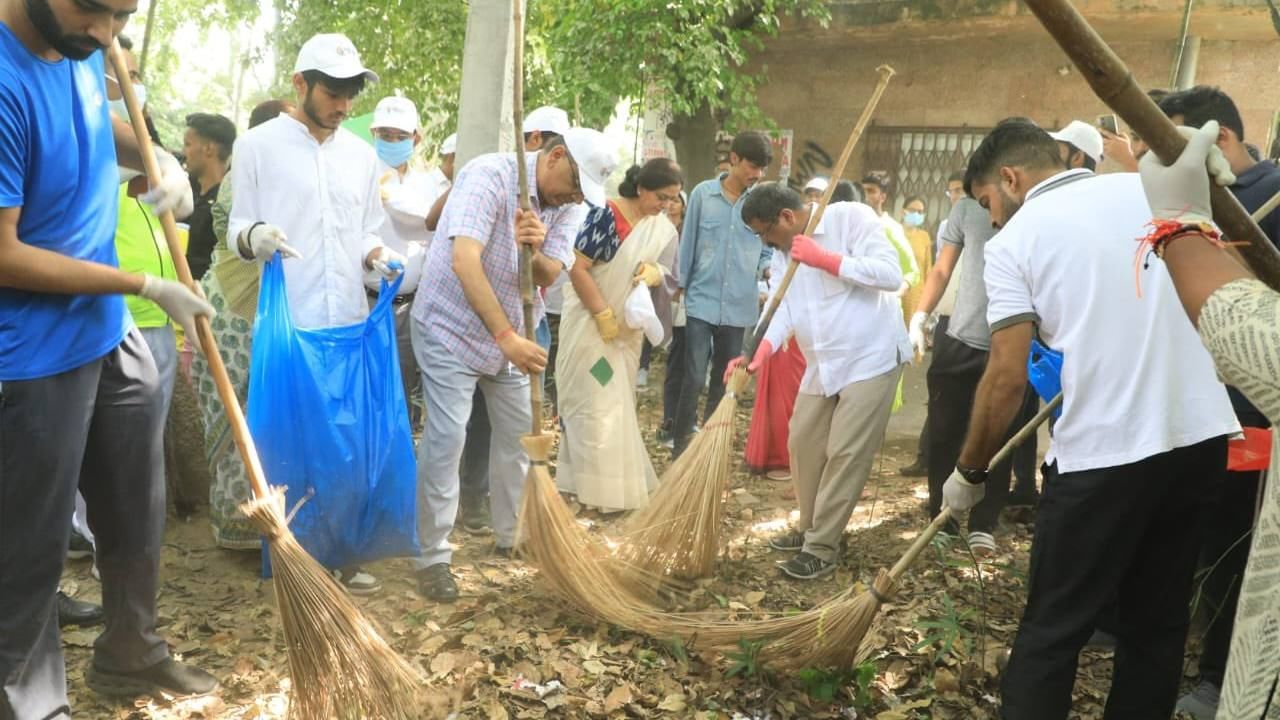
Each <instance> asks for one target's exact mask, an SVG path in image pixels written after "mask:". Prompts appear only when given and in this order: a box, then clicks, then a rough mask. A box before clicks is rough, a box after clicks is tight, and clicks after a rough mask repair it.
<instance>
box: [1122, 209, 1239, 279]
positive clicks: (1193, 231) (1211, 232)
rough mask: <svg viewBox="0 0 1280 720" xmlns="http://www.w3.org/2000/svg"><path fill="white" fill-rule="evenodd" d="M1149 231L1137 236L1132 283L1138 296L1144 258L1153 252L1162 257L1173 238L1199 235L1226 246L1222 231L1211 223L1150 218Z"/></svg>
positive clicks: (1144, 266) (1218, 244)
mask: <svg viewBox="0 0 1280 720" xmlns="http://www.w3.org/2000/svg"><path fill="white" fill-rule="evenodd" d="M1148 227H1150V228H1151V232H1149V233H1147V234H1146V236H1144V237H1140V238H1138V252H1137V255H1136V257H1135V258H1134V261H1133V275H1134V283H1135V284H1136V285H1137V286H1138V297H1142V270H1143V269H1144V268H1146V264H1145V262H1144V260H1145V259H1146V258H1147V256H1148V255H1149V254H1152V253H1154V254H1155V256H1156V257H1158V258H1162V259H1163V258H1164V249H1165V247H1166V246H1167V245H1168V244H1169V243H1171V242H1173V241H1174V240H1175V239H1177V238H1180V237H1185V236H1187V235H1200V236H1202V237H1204V239H1206V240H1208V241H1209V242H1211V243H1213V244H1214V245H1217V246H1218V247H1226V243H1224V242H1222V233H1221V232H1219V231H1218V228H1216V227H1214V226H1213V225H1212V224H1211V223H1204V222H1201V223H1185V222H1181V221H1179V220H1152V221H1151V222H1150V223H1148Z"/></svg>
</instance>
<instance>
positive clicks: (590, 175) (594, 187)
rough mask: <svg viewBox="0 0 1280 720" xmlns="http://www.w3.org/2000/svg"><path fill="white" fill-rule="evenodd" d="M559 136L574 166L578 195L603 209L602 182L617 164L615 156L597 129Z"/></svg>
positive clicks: (583, 129) (565, 133) (576, 129)
mask: <svg viewBox="0 0 1280 720" xmlns="http://www.w3.org/2000/svg"><path fill="white" fill-rule="evenodd" d="M551 132H555V131H554V130H552V131H551ZM563 135H564V144H565V146H566V147H568V148H569V155H570V157H572V158H573V162H574V164H576V165H577V166H578V183H579V184H581V185H582V196H583V197H585V198H586V199H587V202H589V203H591V204H592V205H595V206H596V207H604V202H605V198H604V181H605V179H606V178H608V177H609V176H610V175H612V174H613V169H614V168H615V167H617V165H618V155H617V153H616V152H615V151H614V148H613V147H611V146H610V145H609V140H608V138H606V137H605V136H604V133H602V132H600V131H599V130H592V129H591V128H569V129H567V130H565V131H564V133H563Z"/></svg>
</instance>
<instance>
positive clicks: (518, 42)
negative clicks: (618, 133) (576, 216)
mask: <svg viewBox="0 0 1280 720" xmlns="http://www.w3.org/2000/svg"><path fill="white" fill-rule="evenodd" d="M522 2H523V0H512V9H511V32H512V35H514V36H515V48H514V49H515V55H514V57H513V58H512V61H511V65H512V68H513V69H512V73H513V75H514V77H513V78H512V81H511V94H512V101H511V116H512V123H513V126H514V127H515V135H516V179H517V182H518V183H519V185H520V210H521V211H522V212H531V211H532V209H533V203H532V202H531V201H530V199H529V169H528V167H526V166H525V155H524V12H523V8H521V7H520V5H521V3H522ZM535 292H536V289H535V288H534V285H533V248H531V247H529V246H528V245H521V246H520V300H521V302H522V303H523V305H524V336H525V338H526V339H528V340H529V342H537V341H538V336H537V328H535V327H534V326H533V294H534V293H535ZM529 403H530V409H531V411H532V412H531V413H530V415H531V417H532V418H533V419H532V425H533V432H532V433H531V434H533V435H541V434H542V373H530V374H529Z"/></svg>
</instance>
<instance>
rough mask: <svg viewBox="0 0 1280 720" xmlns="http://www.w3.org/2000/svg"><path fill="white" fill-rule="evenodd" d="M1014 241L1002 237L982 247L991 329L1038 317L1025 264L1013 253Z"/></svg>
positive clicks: (988, 319) (1035, 320) (1014, 249)
mask: <svg viewBox="0 0 1280 720" xmlns="http://www.w3.org/2000/svg"><path fill="white" fill-rule="evenodd" d="M997 237H999V236H997ZM1017 244H1018V243H1017V242H1016V240H1015V239H1014V238H1005V241H1004V242H995V241H994V239H993V240H992V241H989V242H987V244H986V247H985V248H984V249H985V251H986V252H985V253H984V255H985V257H986V269H985V270H984V271H983V275H982V279H983V281H984V282H985V283H986V286H987V323H988V324H989V325H990V326H991V331H992V332H995V331H996V330H1000V329H1001V328H1006V327H1009V326H1010V325H1017V324H1018V323H1022V322H1028V321H1030V322H1039V321H1040V316H1039V314H1037V313H1036V308H1035V305H1034V303H1033V302H1032V297H1031V285H1030V283H1029V282H1028V279H1027V274H1026V272H1025V268H1023V267H1022V265H1021V263H1019V262H1018V259H1017V257H1016V248H1017Z"/></svg>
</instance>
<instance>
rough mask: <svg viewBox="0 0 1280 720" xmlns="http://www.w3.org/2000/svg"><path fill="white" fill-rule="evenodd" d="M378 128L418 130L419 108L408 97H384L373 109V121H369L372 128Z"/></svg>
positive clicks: (409, 131)
mask: <svg viewBox="0 0 1280 720" xmlns="http://www.w3.org/2000/svg"><path fill="white" fill-rule="evenodd" d="M378 128H392V129H394V130H403V131H405V132H407V133H415V132H418V108H417V107H415V106H414V104H413V101H412V100H410V99H409V98H406V97H398V96H395V95H392V96H391V97H384V98H382V99H381V100H379V101H378V105H377V107H375V108H374V109H373V122H372V123H369V129H370V130H377V129H378Z"/></svg>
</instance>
